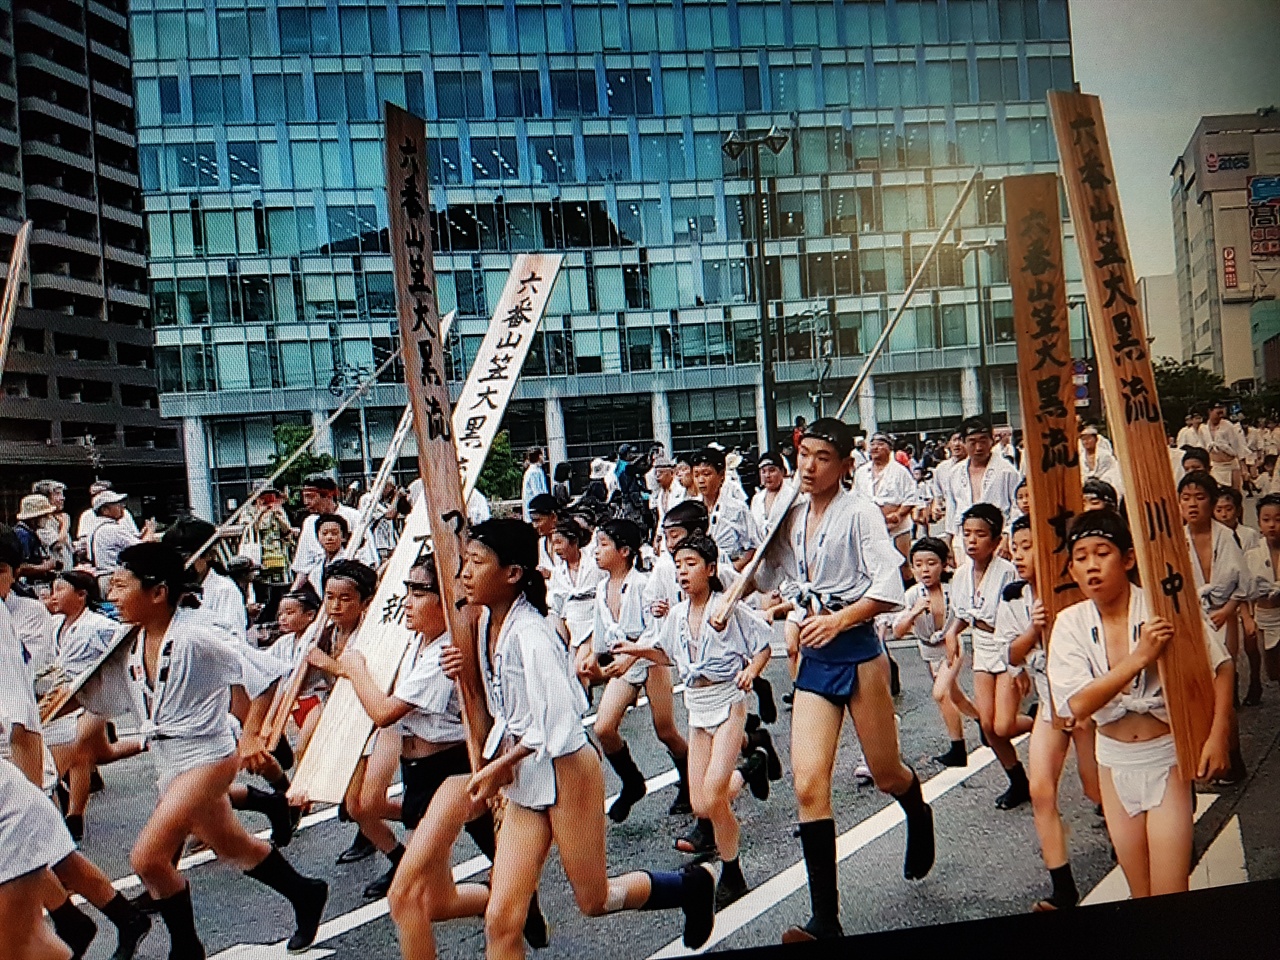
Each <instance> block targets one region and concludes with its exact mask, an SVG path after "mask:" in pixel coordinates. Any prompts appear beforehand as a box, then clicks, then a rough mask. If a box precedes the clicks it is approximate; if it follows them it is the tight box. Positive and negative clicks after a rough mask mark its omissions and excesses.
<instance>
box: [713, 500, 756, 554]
mask: <svg viewBox="0 0 1280 960" xmlns="http://www.w3.org/2000/svg"><path fill="white" fill-rule="evenodd" d="M707 532H708V535H709V536H710V537H711V539H712V540H714V541H715V542H716V544H717V545H718V546H719V547H720V549H721V550H723V551H724V552H725V553H726V554H728V555H729V559H730V560H737V559H738V558H739V557H741V556H743V555H744V554H745V553H746V552H747V551H748V550H754V549H756V547H758V546H759V545H760V532H759V531H758V530H757V529H756V522H755V520H754V519H752V517H751V508H750V507H748V506H747V502H746V500H745V499H743V500H735V499H734V498H733V497H730V496H727V494H726V491H724V490H721V491H720V496H719V498H718V499H717V500H716V505H715V506H714V507H712V508H711V524H710V527H709V529H708V531H707Z"/></svg>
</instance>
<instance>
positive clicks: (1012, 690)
mask: <svg viewBox="0 0 1280 960" xmlns="http://www.w3.org/2000/svg"><path fill="white" fill-rule="evenodd" d="M1027 683H1028V679H1027V674H1026V671H1025V670H1024V671H1022V672H1021V673H1018V674H1016V675H1015V674H1013V673H1011V672H1010V671H1008V670H1006V671H1005V672H1004V673H999V674H996V716H995V728H996V734H997V735H998V736H1001V737H1004V738H1005V739H1006V740H1012V739H1013V738H1014V737H1016V736H1019V735H1020V734H1023V733H1029V732H1030V731H1031V724H1032V723H1033V720H1032V718H1031V717H1028V716H1027V715H1026V714H1025V713H1023V712H1022V709H1021V707H1022V698H1023V697H1024V696H1026V693H1027Z"/></svg>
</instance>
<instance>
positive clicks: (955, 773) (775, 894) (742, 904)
mask: <svg viewBox="0 0 1280 960" xmlns="http://www.w3.org/2000/svg"><path fill="white" fill-rule="evenodd" d="M1028 736H1029V735H1028V734H1025V733H1024V734H1023V735H1022V736H1020V737H1018V738H1017V739H1016V740H1014V741H1013V742H1014V744H1015V745H1017V744H1019V743H1021V742H1022V741H1023V740H1025V739H1027V737H1028ZM995 759H996V755H995V754H994V753H993V752H992V751H991V749H990V748H989V747H981V748H979V749H978V750H975V751H974V752H973V753H971V754H969V763H968V765H967V766H964V767H948V768H947V769H946V770H944V771H942V772H941V773H939V774H937V775H935V776H933V777H930V778H929V780H928V781H926V782H925V783H924V785H923V787H924V798H925V800H926V801H928V802H930V803H932V802H933V801H935V800H937V799H938V798H939V797H941V796H943V795H944V794H946V793H947V792H948V791H950V790H953V789H954V788H956V787H958V786H959V785H960V784H962V783H964V781H966V780H968V779H969V778H970V777H972V776H974V775H975V774H977V773H978V772H980V771H981V770H983V769H985V768H986V767H987V766H989V765H990V764H991V763H993V762H994V761H995ZM904 819H905V817H904V815H903V813H902V808H901V807H900V806H898V804H896V803H892V802H891V803H889V804H888V805H887V806H884V807H882V808H881V809H880V810H879V811H877V812H876V813H873V814H872V815H871V816H869V817H867V818H866V819H865V820H862V821H861V822H860V823H858V824H857V825H856V826H854V827H853V828H851V829H849V830H846V831H845V832H844V833H842V834H841V835H840V836H839V837H838V838H837V839H836V861H837V862H842V861H844V860H847V859H848V858H849V857H851V856H853V854H855V853H856V852H857V851H859V850H861V849H862V848H863V847H865V846H867V845H868V844H869V843H871V842H872V841H874V840H877V839H879V838H880V837H882V836H884V835H885V834H886V833H888V832H889V831H890V830H892V829H893V828H894V827H896V826H897V825H898V824H900V823H902V822H903V821H904ZM807 882H808V878H807V875H806V873H805V867H804V861H803V860H798V861H796V862H795V863H793V864H792V865H791V866H789V867H787V868H786V869H785V870H783V871H781V872H779V873H777V874H774V876H773V877H771V878H770V879H769V880H766V881H765V882H764V883H762V884H760V885H759V886H758V887H756V888H755V889H753V890H752V891H751V892H750V893H748V894H747V895H746V896H745V897H743V898H742V899H741V900H739V901H737V902H736V903H734V904H733V905H731V906H730V907H728V908H727V909H725V910H722V911H721V912H719V913H717V914H716V926H715V931H714V932H713V933H712V935H711V939H710V940H708V941H707V943H706V945H705V946H703V947H702V948H701V949H700V950H689V949H688V948H687V947H685V945H684V944H683V943H682V942H681V940H680V938H678V937H677V938H676V939H675V940H672V941H671V942H670V943H668V944H667V945H666V946H665V947H663V948H662V949H661V950H659V951H657V952H656V953H653V954H650V955H649V957H648V960H659V958H663V957H687V956H693V955H695V954H700V953H703V952H705V951H706V950H709V949H711V948H712V947H714V946H715V945H716V944H718V943H720V942H721V941H723V940H724V939H725V938H726V937H728V936H729V935H730V934H732V933H734V932H736V931H737V930H739V929H741V928H742V927H744V926H746V925H747V924H748V923H750V922H751V921H752V920H755V919H756V918H757V917H760V916H763V915H764V914H765V913H767V912H768V911H769V910H772V909H773V908H774V907H776V906H777V905H778V904H779V903H781V902H782V901H783V900H785V899H786V898H787V897H789V896H791V895H792V894H793V893H795V892H796V891H797V890H799V889H801V888H802V887H804V885H805V884H806V883H807Z"/></svg>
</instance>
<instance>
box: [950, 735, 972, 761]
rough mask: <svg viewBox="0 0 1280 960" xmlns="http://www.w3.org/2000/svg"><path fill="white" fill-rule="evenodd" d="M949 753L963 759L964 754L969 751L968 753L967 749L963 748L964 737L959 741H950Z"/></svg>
mask: <svg viewBox="0 0 1280 960" xmlns="http://www.w3.org/2000/svg"><path fill="white" fill-rule="evenodd" d="M950 752H951V753H954V754H959V755H960V756H962V757H963V756H964V755H965V754H967V753H968V752H969V751H968V749H967V748H966V747H965V745H964V737H961V738H960V739H959V740H952V741H951V750H950Z"/></svg>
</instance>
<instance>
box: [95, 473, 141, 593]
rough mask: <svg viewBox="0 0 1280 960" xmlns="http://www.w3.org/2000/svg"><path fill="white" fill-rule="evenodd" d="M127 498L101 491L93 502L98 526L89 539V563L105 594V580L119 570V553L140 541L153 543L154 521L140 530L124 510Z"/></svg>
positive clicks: (123, 495)
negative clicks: (95, 572) (151, 541)
mask: <svg viewBox="0 0 1280 960" xmlns="http://www.w3.org/2000/svg"><path fill="white" fill-rule="evenodd" d="M128 499H129V496H128V494H124V493H118V492H116V491H115V490H103V491H102V492H101V493H99V494H98V495H97V496H95V497H94V498H93V510H94V512H95V513H96V514H97V515H98V524H97V525H96V526H95V527H94V529H93V533H92V534H91V535H90V537H89V562H90V563H91V564H93V567H94V569H95V570H96V571H97V573H98V587H99V589H100V590H101V591H102V592H103V594H106V592H107V580H108V579H110V577H111V574H112V573H113V572H114V571H115V570H117V569H118V568H119V566H120V551H122V550H124V549H125V548H126V547H132V546H133V545H134V544H135V543H141V542H142V541H143V540H154V539H156V525H155V521H154V520H148V521H147V522H146V524H145V525H144V526H143V528H142V530H141V531H140V532H139V531H138V525H137V524H136V523H134V522H133V517H131V516H129V511H127V510H125V508H124V502H125V501H126V500H128Z"/></svg>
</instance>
